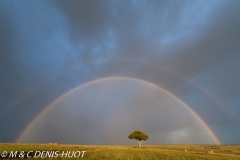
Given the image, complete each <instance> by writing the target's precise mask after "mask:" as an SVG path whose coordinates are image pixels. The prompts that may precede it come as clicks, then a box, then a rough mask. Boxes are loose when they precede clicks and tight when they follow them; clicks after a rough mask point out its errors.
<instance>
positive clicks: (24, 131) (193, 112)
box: [16, 77, 221, 144]
mask: <svg viewBox="0 0 240 160" xmlns="http://www.w3.org/2000/svg"><path fill="white" fill-rule="evenodd" d="M116 79H125V80H137V81H139V82H144V83H147V84H149V85H151V86H154V87H157V88H158V89H160V90H162V91H164V92H165V93H167V94H169V95H170V96H172V97H173V98H174V99H176V100H178V101H179V102H180V103H181V104H182V105H183V106H184V107H186V108H187V109H188V110H189V111H190V113H192V114H193V115H194V116H195V117H196V119H197V120H198V121H199V122H200V123H201V124H202V125H203V127H204V128H205V129H206V131H207V132H208V133H209V134H210V135H211V136H212V138H213V139H214V141H215V142H216V143H217V144H221V141H220V140H219V139H218V137H217V136H216V135H215V133H214V132H213V131H212V130H211V129H210V127H209V126H208V125H207V124H206V122H205V121H204V120H203V119H202V118H201V117H200V116H199V115H198V114H197V113H196V112H195V111H194V110H193V109H192V108H191V107H190V106H188V105H187V104H186V103H185V102H183V101H182V100H181V99H179V98H178V97H177V96H175V95H174V94H172V93H171V92H169V91H168V90H166V89H164V88H162V87H161V86H159V85H156V84H154V83H151V82H148V81H145V80H141V79H137V78H132V77H106V78H99V79H95V80H91V81H88V82H86V83H83V84H81V85H79V86H77V87H75V88H73V89H71V90H69V91H67V92H66V93H64V94H62V95H61V96H59V97H58V98H57V99H55V100H54V101H52V102H51V103H50V104H49V105H48V106H46V107H45V108H44V109H43V110H42V111H41V112H40V113H39V114H38V115H37V116H36V117H35V118H34V119H33V120H32V121H31V122H30V123H29V124H28V125H27V126H26V128H25V129H24V130H23V131H22V133H21V134H20V136H19V137H18V138H17V140H16V142H19V141H20V140H21V138H22V137H23V135H24V134H25V133H26V131H27V130H28V129H29V128H30V127H31V126H32V125H33V124H34V122H35V121H36V120H37V119H38V118H40V117H41V115H42V114H43V113H44V112H45V111H47V110H48V109H49V108H50V107H51V106H52V105H53V104H55V103H56V102H58V101H59V100H60V99H61V98H63V97H65V96H66V95H68V94H69V93H71V92H73V91H75V90H77V89H79V88H81V87H83V86H86V85H89V84H92V83H94V82H97V81H100V80H116Z"/></svg>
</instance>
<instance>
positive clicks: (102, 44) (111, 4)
mask: <svg viewBox="0 0 240 160" xmlns="http://www.w3.org/2000/svg"><path fill="white" fill-rule="evenodd" d="M239 15H240V2H239V1H234V0H229V1H224V0H221V1H219V0H212V1H191V0H181V1H164V0H162V1H144V0H142V1H108V0H107V1H102V0H98V1H94V0H88V1H81V0H79V1H73V0H69V1H64V0H58V1H57V0H56V1H55V0H52V1H34V2H33V1H13V0H10V1H1V2H0V21H1V26H0V34H1V37H0V76H1V79H0V82H1V83H0V84H1V85H0V95H1V96H0V119H1V121H3V127H4V128H6V130H5V131H4V132H3V133H0V137H1V138H0V141H2V142H13V141H14V140H15V139H16V138H17V137H18V136H19V134H20V133H21V132H22V131H23V130H24V128H25V127H26V126H27V125H28V124H29V122H30V121H31V120H32V119H34V117H35V116H36V115H38V113H39V112H40V111H41V110H43V109H44V108H45V107H46V106H47V105H49V104H50V103H51V102H52V101H53V100H54V99H56V98H57V97H59V96H60V95H62V94H64V93H65V92H67V91H69V90H71V89H72V88H75V87H76V86H78V85H81V84H83V83H85V82H88V81H91V80H94V79H99V78H104V77H111V76H127V77H133V78H137V79H142V80H145V81H148V82H151V83H154V84H156V85H159V86H161V87H163V88H164V89H166V90H168V91H169V92H171V93H172V94H174V95H176V96H177V97H179V99H181V100H183V101H184V102H185V103H187V104H188V105H189V106H191V108H192V109H193V110H194V111H196V113H198V114H199V115H200V117H202V118H203V119H204V120H205V121H206V123H207V124H208V125H209V126H210V128H211V129H212V130H213V131H214V132H215V133H216V135H217V136H218V137H219V139H220V140H221V141H222V143H240V139H239V137H238V135H239V133H240V130H239V129H238V128H239V126H240V125H239V124H240V122H239V118H237V117H238V114H239V113H240V110H239V107H238V106H239V104H240V73H239V69H240V63H239V60H240V54H239V51H240V45H239V42H240V20H239V19H240V16H239ZM129 89H132V88H131V87H129ZM206 93H207V94H206ZM209 95H210V96H209ZM94 97H95V96H94ZM212 97H214V98H215V100H217V101H218V103H216V102H215V101H214V100H213V98H212ZM112 99H113V100H112V101H111V103H114V98H112ZM116 101H117V100H116ZM103 103H105V102H103ZM138 103H139V102H136V105H137V104H138ZM219 104H221V105H222V106H224V107H222V106H220V105H219ZM132 106H134V105H132ZM103 108H104V107H103ZM154 125H155V124H154ZM7 126H13V127H11V128H7ZM229 130H231V132H230V131H229ZM169 134H170V132H169ZM193 137H194V136H193ZM89 143H90V142H89Z"/></svg>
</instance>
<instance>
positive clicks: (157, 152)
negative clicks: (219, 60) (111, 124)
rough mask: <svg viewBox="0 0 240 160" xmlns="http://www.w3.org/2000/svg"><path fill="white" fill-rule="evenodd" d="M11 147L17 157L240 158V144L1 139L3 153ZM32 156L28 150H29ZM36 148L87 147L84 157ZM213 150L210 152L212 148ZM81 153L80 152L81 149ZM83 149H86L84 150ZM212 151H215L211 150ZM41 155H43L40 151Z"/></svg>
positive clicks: (124, 159)
mask: <svg viewBox="0 0 240 160" xmlns="http://www.w3.org/2000/svg"><path fill="white" fill-rule="evenodd" d="M11 151H18V153H17V155H16V157H14V158H13V159H35V160H37V159H42V160H43V159H54V160H58V159H86V160H87V159H90V160H98V159H99V160H101V159H106V160H155V159H156V160H158V159H164V160H171V159H173V160H175V159H176V160H190V159H197V160H199V159H200V160H240V145H143V146H142V147H141V148H137V147H136V146H111V145H67V144H57V145H55V144H17V143H0V154H1V153H3V152H7V153H8V154H7V155H6V156H7V157H8V158H3V157H2V156H1V155H0V159H9V154H10V152H11ZM21 151H24V155H25V156H24V157H23V158H19V157H18V156H19V154H20V152H21ZM30 151H31V153H29V157H31V158H27V157H26V156H27V155H26V154H27V153H28V152H30ZM36 151H40V152H42V151H49V153H50V152H51V151H52V152H51V153H53V152H56V151H59V152H58V153H59V155H61V153H62V152H66V153H67V151H69V152H70V153H74V152H75V153H76V151H86V152H85V153H84V155H83V157H81V156H78V155H76V156H78V158H74V157H73V158H68V157H67V158H66V157H64V156H63V157H60V156H57V157H50V158H44V154H43V155H42V156H43V157H42V158H41V157H36V158H34V153H36ZM209 151H210V152H209ZM78 153H79V152H78ZM81 153H82V152H81ZM211 153H212V154H211ZM37 156H39V155H37Z"/></svg>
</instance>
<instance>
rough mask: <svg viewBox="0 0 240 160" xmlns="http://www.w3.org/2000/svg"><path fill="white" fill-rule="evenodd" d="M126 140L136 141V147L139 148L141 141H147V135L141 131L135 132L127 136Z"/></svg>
mask: <svg viewBox="0 0 240 160" xmlns="http://www.w3.org/2000/svg"><path fill="white" fill-rule="evenodd" d="M128 138H129V139H135V140H138V147H141V140H144V141H146V140H147V139H148V135H146V134H145V133H144V132H142V131H139V130H135V131H134V132H132V133H131V134H130V135H129V136H128Z"/></svg>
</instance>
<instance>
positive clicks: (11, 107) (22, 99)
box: [0, 59, 240, 126]
mask: <svg viewBox="0 0 240 160" xmlns="http://www.w3.org/2000/svg"><path fill="white" fill-rule="evenodd" d="M111 61H114V62H131V63H136V64H139V65H142V66H150V67H152V68H155V69H158V70H161V71H164V72H166V73H169V74H171V75H173V76H175V77H177V78H180V79H182V80H184V81H186V82H188V84H190V85H191V86H193V87H194V88H196V89H197V90H198V91H200V93H202V94H203V95H204V96H205V97H206V98H208V99H210V100H211V101H212V102H213V103H215V104H216V105H217V107H219V108H220V109H221V110H222V111H224V112H225V113H226V114H227V115H228V116H229V117H231V118H232V119H233V120H234V121H235V122H236V123H237V124H238V125H239V126H240V120H239V118H237V117H236V116H235V115H234V114H233V113H232V112H230V110H229V109H227V108H226V107H225V106H224V104H223V103H221V102H220V101H219V100H218V99H217V98H215V97H214V96H213V95H211V94H210V93H208V92H207V91H206V90H204V89H203V88H201V87H199V86H198V85H197V84H196V83H194V82H192V81H191V80H188V79H186V78H185V77H184V76H182V75H180V74H178V73H176V72H173V71H171V70H169V69H166V68H163V67H161V68H160V67H159V66H156V65H154V64H149V63H146V62H142V61H136V60H126V59H115V60H111ZM78 67H79V66H77V67H72V68H69V69H66V70H64V71H62V72H61V73H59V74H58V75H55V76H53V77H50V78H49V79H47V80H46V81H44V82H43V83H41V84H39V85H37V86H36V87H35V88H33V89H32V90H30V91H29V92H28V93H26V94H23V95H22V96H21V97H20V98H19V99H18V100H17V101H16V102H14V103H13V104H12V105H11V106H9V107H8V108H7V109H6V110H5V111H3V112H2V113H0V118H1V117H2V116H3V115H4V114H6V113H7V112H9V111H11V110H12V109H13V108H15V107H16V106H17V105H18V104H20V103H22V102H23V101H24V100H26V99H27V98H28V97H29V96H30V95H31V94H33V93H34V92H36V91H37V90H38V89H39V88H40V87H42V86H44V85H46V84H47V83H49V82H51V81H53V80H54V79H56V78H58V77H60V76H62V75H65V74H66V73H68V72H70V71H71V70H73V69H75V68H78ZM136 79H138V78H136ZM97 80H98V79H97ZM145 80H146V79H145ZM90 82H91V81H89V83H90ZM145 82H148V80H146V81H145ZM86 83H88V82H86ZM86 83H84V84H86ZM148 83H149V84H151V83H150V82H148ZM84 84H82V85H84ZM155 86H158V85H157V84H155ZM160 88H162V87H160Z"/></svg>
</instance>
